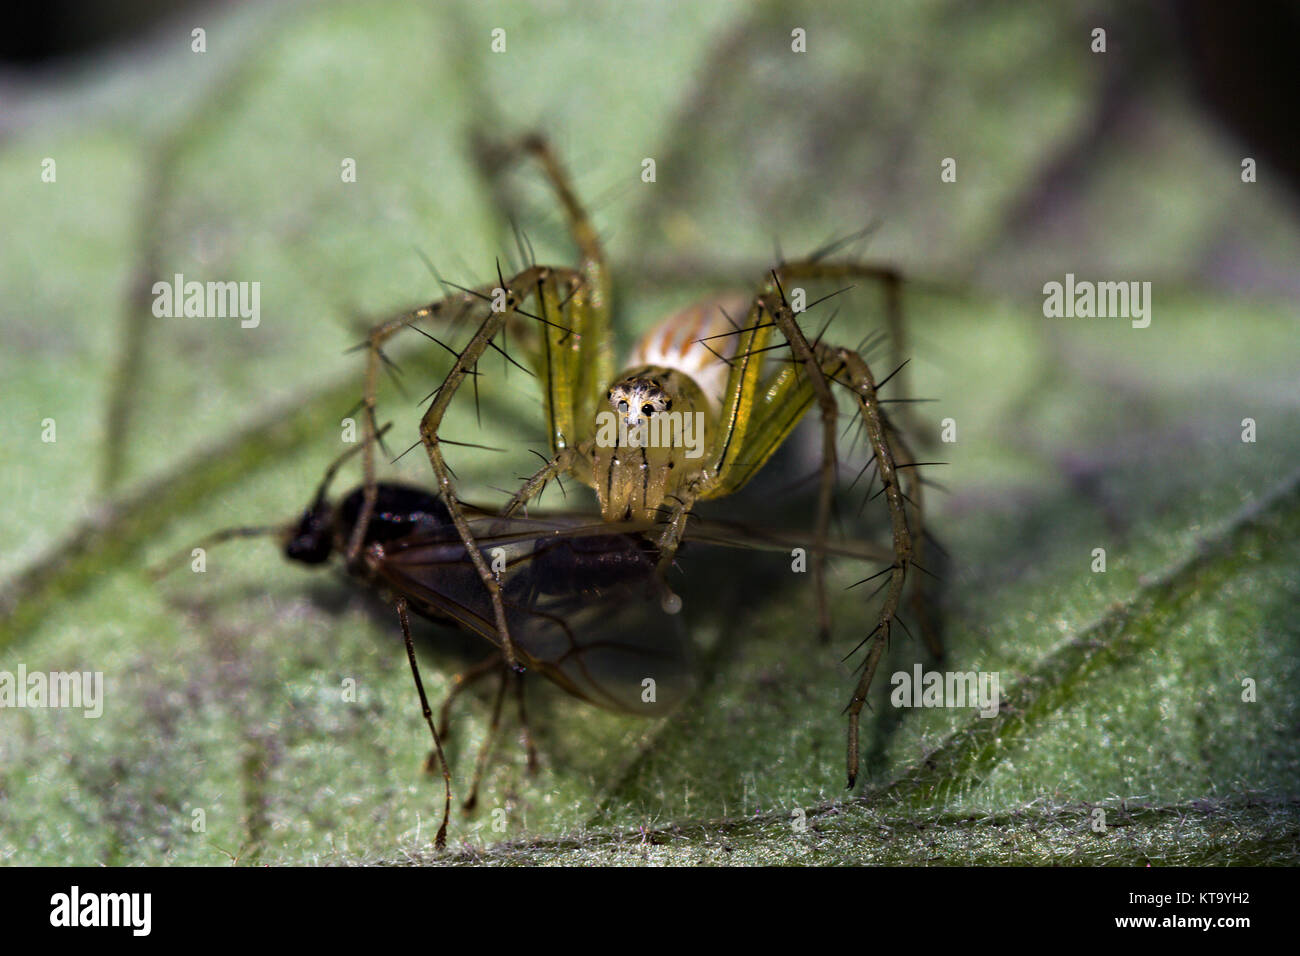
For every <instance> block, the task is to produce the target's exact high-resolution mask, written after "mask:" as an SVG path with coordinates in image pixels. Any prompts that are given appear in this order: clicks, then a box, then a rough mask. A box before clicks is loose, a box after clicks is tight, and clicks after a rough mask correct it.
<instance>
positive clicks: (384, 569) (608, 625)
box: [375, 515, 693, 716]
mask: <svg viewBox="0 0 1300 956" xmlns="http://www.w3.org/2000/svg"><path fill="white" fill-rule="evenodd" d="M469 523H470V530H471V534H472V535H473V537H474V540H475V542H476V543H477V544H478V546H479V549H480V552H481V553H482V555H483V559H484V561H485V562H486V563H487V565H488V567H490V568H492V570H493V571H494V573H495V574H496V576H497V580H498V581H499V582H500V584H501V589H502V600H503V604H504V607H505V612H506V623H507V626H508V627H509V629H510V637H511V640H512V641H513V642H514V644H515V648H516V651H518V652H519V653H520V657H521V660H522V661H523V663H524V664H525V665H526V666H527V667H528V668H530V669H532V670H536V671H538V672H540V673H542V674H544V675H546V676H547V677H548V678H550V679H551V680H552V681H554V682H555V683H556V684H559V685H560V686H561V687H563V688H564V689H565V690H567V691H568V692H569V693H571V694H574V695H575V696H577V697H580V698H582V699H584V700H587V701H590V702H591V703H594V704H598V705H600V706H602V707H606V708H609V709H612V710H618V711H624V712H631V713H638V714H644V715H647V716H657V715H661V714H664V713H667V712H668V711H669V710H671V709H672V708H673V707H675V706H676V705H677V704H679V703H680V702H681V701H682V700H683V699H685V697H686V696H687V695H688V694H689V692H690V690H691V689H692V686H693V666H692V663H693V662H692V655H691V653H690V642H689V638H688V636H687V634H686V629H685V626H684V624H683V622H682V620H681V615H680V614H669V613H667V612H665V611H664V609H663V606H662V602H661V600H660V597H661V592H660V587H659V585H658V582H657V577H656V575H655V570H654V559H653V557H652V556H651V555H650V554H649V553H648V551H647V546H646V545H645V544H644V539H642V538H641V537H640V536H639V534H638V531H639V530H648V526H647V527H646V528H641V526H638V525H633V524H628V525H619V524H609V523H604V522H600V521H599V520H595V519H593V518H591V517H589V516H565V515H550V516H547V517H545V518H540V517H534V518H519V517H511V518H501V517H497V516H475V517H471V518H470V519H469ZM375 570H376V573H377V574H378V576H379V577H380V578H381V579H382V580H383V581H384V582H385V583H386V584H387V585H388V586H389V587H390V588H392V589H393V590H395V591H397V592H399V593H401V594H403V595H404V596H406V597H407V599H408V600H409V601H410V602H411V603H412V607H413V608H415V609H416V610H418V611H419V612H420V613H421V614H422V615H423V616H425V617H429V618H432V619H434V620H441V621H447V620H450V621H452V622H454V623H455V624H457V625H459V626H461V627H463V628H466V629H468V630H471V631H473V632H475V633H477V634H480V635H482V636H483V637H485V638H487V639H488V640H490V641H492V642H493V643H499V638H498V635H497V629H496V623H495V616H494V614H493V610H492V603H491V600H490V598H489V596H488V592H487V589H486V588H485V587H484V585H483V581H482V580H481V579H480V577H479V573H478V571H477V569H476V568H475V567H474V566H473V564H472V563H471V562H470V561H469V560H468V558H467V556H466V551H465V547H464V544H463V542H462V541H461V540H460V537H459V536H458V535H457V533H456V531H455V529H454V528H446V529H438V530H437V531H434V532H429V533H422V534H417V535H412V536H410V537H408V538H403V539H401V540H399V541H394V542H390V543H388V544H387V545H385V546H384V548H383V552H382V558H381V559H379V561H378V562H377V565H376V569H375Z"/></svg>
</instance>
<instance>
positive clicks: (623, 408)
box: [618, 402, 627, 415]
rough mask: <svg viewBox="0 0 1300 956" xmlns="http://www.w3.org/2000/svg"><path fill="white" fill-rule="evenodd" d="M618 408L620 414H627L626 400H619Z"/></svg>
mask: <svg viewBox="0 0 1300 956" xmlns="http://www.w3.org/2000/svg"><path fill="white" fill-rule="evenodd" d="M618 410H619V411H620V412H621V413H622V414H624V415H626V414H627V402H619V403H618Z"/></svg>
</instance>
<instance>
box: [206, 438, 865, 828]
mask: <svg viewBox="0 0 1300 956" xmlns="http://www.w3.org/2000/svg"><path fill="white" fill-rule="evenodd" d="M386 430H387V426H385V428H383V429H379V430H378V431H377V433H376V437H377V438H379V437H381V436H382V435H383V433H384V432H385V431H386ZM359 450H360V449H359V448H357V447H354V448H351V449H349V450H348V451H346V452H344V453H343V454H342V455H341V456H339V458H338V459H337V460H336V461H335V462H334V463H333V464H332V465H331V466H330V467H329V469H328V470H327V471H326V473H325V476H324V477H323V479H322V481H321V483H320V486H319V488H318V489H317V491H316V493H315V495H314V496H313V498H312V500H311V502H310V504H309V505H308V506H307V508H306V509H305V510H304V511H303V512H302V513H301V514H300V515H299V516H298V517H297V518H295V519H294V520H292V521H289V522H287V523H285V524H283V525H278V526H261V527H248V528H232V529H228V530H225V531H221V532H218V533H216V534H214V535H211V536H209V537H208V538H206V539H205V540H204V541H203V542H201V543H200V545H199V546H200V547H208V546H211V545H213V544H216V543H219V542H221V541H225V540H229V539H232V538H237V537H251V536H259V535H272V536H274V537H276V538H277V539H278V540H279V542H280V545H281V548H282V551H283V554H284V556H285V557H286V558H288V559H289V560H291V561H295V562H298V563H301V564H305V565H311V566H322V565H328V564H336V563H337V561H338V559H339V558H340V557H342V556H343V555H344V554H345V552H346V548H347V545H348V543H349V541H350V540H351V539H352V536H353V533H354V531H355V529H356V527H357V521H358V519H359V515H360V513H361V508H362V504H363V500H364V497H365V487H364V486H363V487H359V488H356V489H354V490H352V491H351V492H349V493H348V494H346V495H344V496H343V497H341V498H339V499H338V500H337V501H332V500H331V498H330V493H329V492H330V487H331V485H332V483H333V481H334V479H335V477H336V475H337V472H338V470H339V468H340V466H341V465H342V464H343V463H344V462H345V461H346V460H347V459H348V458H349V457H351V456H352V455H354V454H355V453H356V452H357V451H359ZM374 500H375V507H374V510H373V512H372V514H371V516H370V519H369V521H368V523H367V525H366V528H365V533H364V536H363V538H362V548H361V550H360V551H359V552H358V557H357V559H356V560H355V561H353V562H349V563H346V564H345V568H344V569H345V570H346V572H347V573H348V574H349V576H350V577H352V578H353V579H355V580H357V581H359V582H360V583H363V584H365V585H367V586H369V587H371V588H373V589H374V590H376V591H378V592H380V593H382V594H384V595H385V596H387V598H388V599H389V600H390V601H391V603H392V604H393V605H394V607H395V608H396V610H397V613H398V619H399V622H400V624H401V629H402V636H403V640H404V642H405V647H406V652H407V658H408V661H409V664H410V667H411V673H412V677H413V679H414V681H415V685H416V689H417V692H418V694H419V698H420V705H421V710H422V714H423V718H424V720H425V723H426V724H427V726H428V728H429V732H430V735H431V737H432V741H433V749H432V750H431V752H430V755H429V759H428V761H427V762H426V770H428V771H429V772H431V773H439V774H440V775H441V776H442V779H443V789H444V806H443V815H442V821H441V823H440V825H439V829H438V832H437V836H436V837H435V845H436V846H437V847H439V848H441V847H443V846H445V843H446V834H447V828H448V821H449V818H450V808H451V772H450V765H449V763H448V761H447V758H446V754H445V752H444V749H443V748H444V744H443V742H444V741H445V740H446V738H447V734H448V729H449V726H450V715H451V709H452V705H453V703H454V702H455V701H456V699H457V698H458V696H459V695H460V694H461V693H463V692H464V691H465V690H466V689H467V688H468V687H470V686H471V684H473V683H474V682H475V681H477V680H480V679H482V678H484V677H487V676H489V675H491V674H493V673H495V674H497V675H498V676H499V678H500V683H499V684H498V692H497V695H496V699H495V702H494V705H493V709H492V717H491V724H490V727H489V729H488V734H487V736H486V738H485V739H484V741H483V742H482V744H481V745H480V748H479V752H478V756H477V759H476V761H475V768H474V775H473V778H472V781H471V783H470V787H469V791H468V796H467V797H466V798H465V800H464V807H465V809H466V810H467V811H468V810H471V809H472V808H473V806H474V804H475V802H476V796H477V793H478V789H479V785H480V783H481V781H482V778H483V774H484V770H485V767H486V762H487V757H488V753H489V751H490V749H491V746H492V743H493V741H494V739H495V738H496V736H497V733H498V730H499V727H500V722H501V711H502V705H503V702H504V697H505V694H506V690H507V687H508V686H509V685H513V687H514V691H515V696H516V704H517V707H518V712H519V724H520V727H521V730H522V731H523V733H524V737H525V748H526V751H527V754H528V765H529V768H530V769H535V767H536V751H535V748H534V746H533V743H532V737H531V731H530V729H529V723H528V718H527V714H526V712H525V709H524V696H523V673H524V671H525V670H526V671H534V672H536V673H539V674H541V675H543V676H545V677H546V678H548V679H549V680H550V681H551V682H552V683H554V684H556V685H557V686H559V687H561V688H562V689H563V690H565V691H567V692H568V693H569V694H572V695H573V696H575V697H578V698H580V699H582V700H585V701H587V702H589V703H592V704H595V705H597V706H600V707H603V708H605V709H608V710H613V711H617V712H621V713H627V714H636V715H642V716H661V715H663V714H666V713H668V712H670V711H671V710H672V709H673V708H674V707H675V706H676V705H677V704H678V703H680V702H681V701H682V700H683V699H685V697H686V696H687V695H688V693H689V691H690V690H691V689H692V686H693V677H694V671H693V667H692V663H693V661H692V648H691V644H690V641H689V639H688V637H687V633H686V629H685V628H684V626H683V624H682V621H681V619H680V617H679V616H678V615H676V614H672V613H669V612H668V611H667V610H665V604H667V605H669V607H671V606H672V602H671V601H670V600H665V597H666V593H665V589H664V587H663V584H662V582H661V579H660V577H659V575H658V572H657V552H656V545H655V541H654V532H655V531H656V530H657V529H656V526H655V525H654V524H653V523H652V522H648V521H644V520H639V519H635V518H634V519H630V520H628V521H624V522H607V521H602V520H601V519H600V518H599V516H595V515H584V514H554V513H553V514H545V515H543V514H534V515H531V516H523V515H511V516H503V515H500V514H494V513H489V512H486V511H482V510H480V509H476V508H473V507H472V506H468V505H462V508H463V513H464V515H465V520H466V522H467V524H468V526H469V527H470V529H471V531H472V532H473V535H474V540H475V547H476V548H477V549H478V552H479V554H480V555H481V556H482V557H483V558H484V559H485V560H487V561H488V562H489V563H490V565H491V566H492V567H493V570H494V575H495V577H496V580H497V581H499V582H500V584H501V590H500V597H501V602H502V606H503V607H504V608H505V610H506V618H507V620H508V622H509V625H510V628H511V633H512V634H513V635H514V638H513V639H514V641H515V653H516V655H517V659H518V661H519V662H520V664H521V665H522V666H521V669H519V670H516V669H512V668H509V667H506V666H505V664H504V659H503V657H502V655H501V654H500V653H499V652H498V651H494V652H493V653H492V654H490V655H489V656H488V657H487V658H486V659H485V660H483V661H482V662H481V663H479V664H478V665H476V666H474V667H471V668H470V669H469V670H468V671H467V672H465V673H464V674H462V675H460V676H458V677H457V678H455V679H453V681H452V690H451V691H450V692H449V693H448V695H447V697H446V699H445V700H444V702H443V704H442V706H441V708H440V711H439V718H438V720H437V721H435V720H434V717H433V710H432V708H431V706H430V703H429V698H428V695H427V694H426V692H425V689H424V683H423V680H422V679H421V676H420V669H419V665H418V663H417V660H416V655H415V648H414V643H413V640H412V630H411V623H410V614H411V613H414V614H416V615H418V616H420V617H423V618H426V619H428V620H431V621H434V622H435V623H439V624H444V625H449V626H452V627H455V628H458V629H460V630H462V631H465V632H468V633H471V634H475V635H478V636H480V637H483V638H485V639H487V640H488V641H490V642H492V643H495V644H497V645H498V647H499V634H498V632H497V629H496V624H495V621H494V618H493V607H492V604H491V602H490V601H489V598H488V594H487V592H486V591H485V590H484V589H483V587H482V583H481V581H480V580H479V578H478V575H477V572H476V570H475V567H474V565H473V563H472V562H471V561H470V559H469V556H468V554H467V551H466V547H465V543H464V542H463V541H462V540H461V538H460V535H459V533H458V531H457V529H456V528H455V526H454V524H453V523H452V522H451V518H450V514H449V512H448V509H447V507H446V505H445V504H444V503H443V501H442V500H441V499H440V498H439V497H438V496H437V495H435V494H433V493H432V492H430V491H429V490H427V489H423V488H419V487H415V486H412V485H408V484H401V483H395V482H390V481H384V482H378V483H376V485H375V499H374ZM803 543H804V544H806V542H803ZM690 544H691V546H692V547H694V546H697V545H699V546H713V547H725V548H744V549H747V550H753V549H768V550H775V551H779V552H787V551H788V549H789V548H790V547H791V546H792V545H799V544H801V542H798V541H795V540H791V539H783V538H781V537H779V536H764V535H761V534H756V533H754V532H752V531H750V530H748V529H746V528H744V527H740V526H736V525H731V524H726V523H722V522H710V521H700V522H696V523H693V524H692V526H691V529H690ZM831 550H832V552H833V553H835V554H842V555H844V556H846V557H851V558H855V559H868V560H870V559H879V558H880V557H881V552H880V551H879V550H875V549H871V548H866V549H861V548H856V549H855V548H852V547H845V546H831ZM647 682H649V684H650V685H652V686H653V687H654V693H653V694H652V695H650V696H649V697H647V695H646V694H645V693H644V690H645V688H646V686H647Z"/></svg>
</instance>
